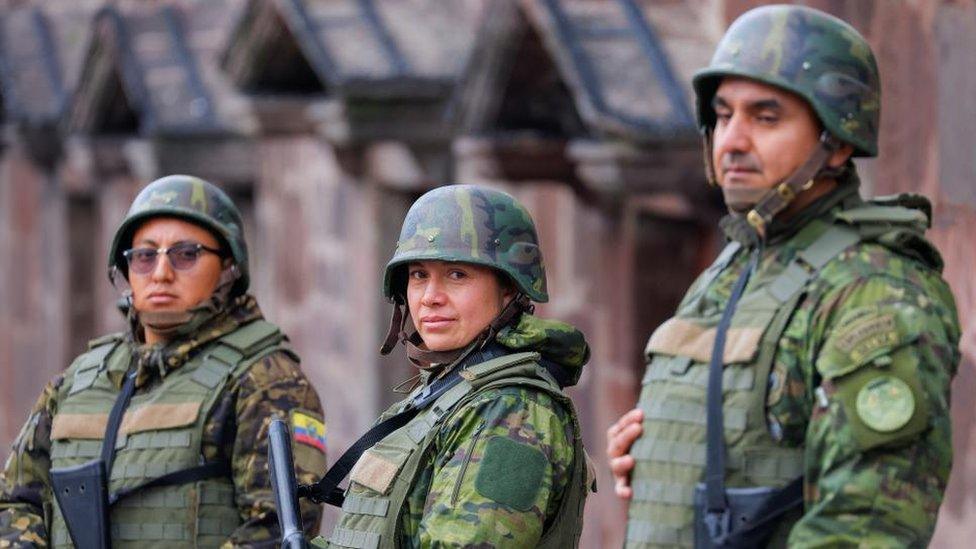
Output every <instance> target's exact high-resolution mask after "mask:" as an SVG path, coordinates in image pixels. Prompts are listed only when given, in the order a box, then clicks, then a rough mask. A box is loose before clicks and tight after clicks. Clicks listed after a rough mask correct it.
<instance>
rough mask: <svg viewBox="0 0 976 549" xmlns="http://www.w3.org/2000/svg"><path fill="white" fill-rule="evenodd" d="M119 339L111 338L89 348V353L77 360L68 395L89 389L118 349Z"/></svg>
mask: <svg viewBox="0 0 976 549" xmlns="http://www.w3.org/2000/svg"><path fill="white" fill-rule="evenodd" d="M120 342H121V339H117V338H115V337H112V338H110V339H108V340H106V341H105V342H103V343H99V344H97V345H95V346H93V347H92V348H91V350H90V351H88V352H87V353H85V354H84V355H82V356H81V357H80V358H79V359H78V360H79V364H78V366H77V368H76V369H75V374H74V376H73V377H72V381H71V390H70V391H68V394H69V395H73V394H75V393H77V392H79V391H83V390H85V389H87V388H89V387H91V385H92V383H94V382H95V379H96V378H97V377H98V373H99V372H100V371H101V370H102V368H103V367H104V366H105V361H106V359H107V358H108V357H109V355H111V354H112V351H114V350H115V348H116V347H118V345H119V343H120Z"/></svg>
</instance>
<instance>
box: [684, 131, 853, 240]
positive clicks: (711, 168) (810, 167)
mask: <svg viewBox="0 0 976 549" xmlns="http://www.w3.org/2000/svg"><path fill="white" fill-rule="evenodd" d="M711 134H712V131H711V129H705V130H704V131H703V132H702V140H703V144H704V148H705V176H706V178H707V179H708V182H709V184H710V185H717V184H718V183H717V179H716V176H715V173H716V172H715V165H714V163H713V162H712V139H711ZM841 146H842V143H841V141H840V140H838V139H837V138H835V137H834V136H832V135H831V134H830V133H829V132H828V131H827V130H824V131H822V132H821V133H820V138H819V139H818V141H817V147H816V148H815V149H814V150H813V152H812V153H811V154H810V156H809V157H807V160H806V162H804V163H803V164H802V165H801V166H800V167H799V168H797V169H796V171H794V172H793V173H792V174H790V175H789V176H788V177H787V178H786V179H784V180H783V181H782V182H780V183H779V184H778V185H776V186H775V187H773V188H772V189H726V188H723V189H722V195H723V197H724V199H725V204H726V206H728V208H729V210H731V211H732V213H734V214H739V215H743V214H744V215H745V220H746V222H747V223H748V224H749V225H750V226H751V227H752V228H753V229H754V230H755V232H756V234H758V235H759V237H760V238H761V239H762V238H765V237H766V231H767V229H768V227H769V224H770V223H772V221H773V218H774V217H775V216H776V215H777V214H778V213H780V212H782V211H783V210H785V209H786V207H787V206H789V205H790V203H792V202H793V201H794V200H796V197H797V196H799V195H800V194H801V193H802V192H803V191H806V190H807V189H809V188H810V187H812V186H813V183H814V181H815V180H816V178H817V176H818V175H821V174H823V173H824V171H825V168H827V162H828V161H829V160H830V157H831V156H832V155H833V154H834V153H835V152H836V151H837V149H839V148H840V147H841Z"/></svg>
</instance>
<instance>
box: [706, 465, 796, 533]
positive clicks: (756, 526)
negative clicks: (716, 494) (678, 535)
mask: <svg viewBox="0 0 976 549" xmlns="http://www.w3.org/2000/svg"><path fill="white" fill-rule="evenodd" d="M725 498H726V501H727V502H728V508H727V509H726V512H725V513H724V514H717V513H709V512H708V503H707V499H708V498H707V496H706V488H705V483H703V482H702V483H698V485H696V486H695V500H694V502H695V549H711V548H714V547H723V548H728V549H739V548H742V549H745V548H753V547H766V546H767V544H768V543H769V541H770V538H771V537H772V536H773V534H774V533H775V532H776V530H777V528H778V527H779V523H780V519H781V518H783V516H785V515H786V514H787V513H788V512H789V511H791V510H793V509H794V508H795V507H797V506H798V505H802V504H803V477H797V478H796V479H794V480H793V481H792V482H790V483H789V484H787V485H786V486H784V487H782V488H769V487H765V486H757V487H748V488H726V489H725Z"/></svg>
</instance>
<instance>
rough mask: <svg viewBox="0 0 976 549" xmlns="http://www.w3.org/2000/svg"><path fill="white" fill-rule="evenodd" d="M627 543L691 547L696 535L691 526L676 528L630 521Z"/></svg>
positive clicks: (628, 523)
mask: <svg viewBox="0 0 976 549" xmlns="http://www.w3.org/2000/svg"><path fill="white" fill-rule="evenodd" d="M627 541H633V542H637V543H650V544H652V545H670V546H673V545H680V546H682V547H691V546H692V545H694V544H695V533H694V531H693V530H692V528H691V527H690V526H689V527H687V528H675V527H673V526H667V525H662V524H656V523H653V522H648V521H646V520H633V519H631V520H629V521H628V522H627Z"/></svg>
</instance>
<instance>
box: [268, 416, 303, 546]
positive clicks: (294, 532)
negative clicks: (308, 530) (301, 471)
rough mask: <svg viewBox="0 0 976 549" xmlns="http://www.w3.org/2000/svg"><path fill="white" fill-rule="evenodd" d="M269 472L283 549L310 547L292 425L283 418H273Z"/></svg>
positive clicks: (269, 448)
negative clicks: (301, 510)
mask: <svg viewBox="0 0 976 549" xmlns="http://www.w3.org/2000/svg"><path fill="white" fill-rule="evenodd" d="M268 473H269V474H270V476H271V490H272V491H273V492H274V498H275V507H276V508H277V509H278V526H279V527H280V528H281V547H282V548H283V549H305V548H306V547H308V545H307V544H306V543H305V536H304V534H303V532H302V517H301V514H300V513H299V507H298V487H297V485H296V483H295V465H294V459H293V458H292V453H291V434H290V433H289V432H288V425H287V424H286V423H285V422H284V421H282V420H281V419H279V418H275V419H272V420H271V425H270V427H269V428H268Z"/></svg>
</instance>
